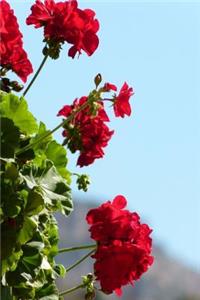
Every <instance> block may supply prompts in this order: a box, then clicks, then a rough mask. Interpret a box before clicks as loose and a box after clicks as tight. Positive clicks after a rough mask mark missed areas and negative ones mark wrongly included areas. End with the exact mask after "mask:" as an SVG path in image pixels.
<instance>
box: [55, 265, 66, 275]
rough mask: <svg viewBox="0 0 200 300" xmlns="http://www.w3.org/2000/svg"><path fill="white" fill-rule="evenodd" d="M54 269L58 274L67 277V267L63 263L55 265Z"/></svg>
mask: <svg viewBox="0 0 200 300" xmlns="http://www.w3.org/2000/svg"><path fill="white" fill-rule="evenodd" d="M54 271H55V272H56V274H57V276H59V277H62V278H64V277H65V274H66V268H65V267H64V266H63V265H61V264H58V265H55V266H54Z"/></svg>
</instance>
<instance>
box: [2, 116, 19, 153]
mask: <svg viewBox="0 0 200 300" xmlns="http://www.w3.org/2000/svg"><path fill="white" fill-rule="evenodd" d="M19 136H20V132H19V129H18V128H17V127H16V126H15V125H14V123H13V121H12V120H10V119H8V118H1V156H2V157H7V158H10V157H14V153H15V149H16V148H17V146H18V144H19Z"/></svg>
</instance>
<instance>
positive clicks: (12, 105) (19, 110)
mask: <svg viewBox="0 0 200 300" xmlns="http://www.w3.org/2000/svg"><path fill="white" fill-rule="evenodd" d="M0 114H1V116H2V117H6V118H9V119H12V120H13V122H14V124H15V125H16V126H17V127H19V129H20V130H21V131H22V132H23V133H25V134H33V133H35V132H36V131H37V129H38V125H37V122H36V119H35V118H34V117H33V115H32V113H31V112H30V111H29V110H28V105H27V102H26V100H25V99H24V98H20V99H19V98H18V97H17V96H16V95H14V94H11V93H9V94H7V93H2V92H1V93H0Z"/></svg>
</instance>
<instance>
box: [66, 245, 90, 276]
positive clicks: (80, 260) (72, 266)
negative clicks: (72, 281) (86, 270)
mask: <svg viewBox="0 0 200 300" xmlns="http://www.w3.org/2000/svg"><path fill="white" fill-rule="evenodd" d="M94 251H95V249H92V251H90V252H89V253H88V254H86V255H85V256H83V257H82V258H81V259H79V260H78V261H77V262H75V263H74V264H73V265H71V266H70V267H68V268H66V272H69V271H70V270H72V269H74V268H75V267H76V266H78V265H79V264H80V263H81V262H82V261H84V260H85V259H86V258H88V257H89V256H90V255H91V254H92V253H93V252H94Z"/></svg>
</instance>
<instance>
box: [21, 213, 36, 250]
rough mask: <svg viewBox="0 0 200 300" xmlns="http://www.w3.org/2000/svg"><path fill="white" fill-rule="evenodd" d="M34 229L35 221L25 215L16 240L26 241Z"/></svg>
mask: <svg viewBox="0 0 200 300" xmlns="http://www.w3.org/2000/svg"><path fill="white" fill-rule="evenodd" d="M36 229H37V222H36V221H35V220H34V219H33V217H25V218H24V222H23V227H22V229H21V230H20V232H19V234H18V239H17V240H18V242H19V243H21V244H25V243H26V242H28V241H29V240H30V239H31V238H32V236H33V234H34V232H35V230H36Z"/></svg>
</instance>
